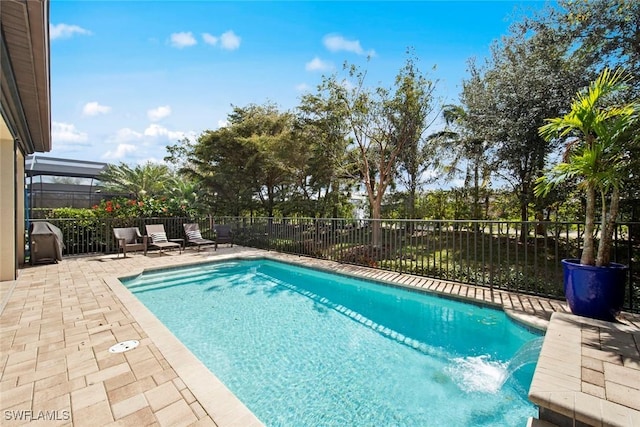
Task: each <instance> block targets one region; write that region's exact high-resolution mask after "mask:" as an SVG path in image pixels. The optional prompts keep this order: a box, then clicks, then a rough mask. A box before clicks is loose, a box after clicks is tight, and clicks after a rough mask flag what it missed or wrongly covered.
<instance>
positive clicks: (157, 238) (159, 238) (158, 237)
mask: <svg viewBox="0 0 640 427" xmlns="http://www.w3.org/2000/svg"><path fill="white" fill-rule="evenodd" d="M151 240H153V243H165V242H168V240H167V233H165V232H158V233H151Z"/></svg>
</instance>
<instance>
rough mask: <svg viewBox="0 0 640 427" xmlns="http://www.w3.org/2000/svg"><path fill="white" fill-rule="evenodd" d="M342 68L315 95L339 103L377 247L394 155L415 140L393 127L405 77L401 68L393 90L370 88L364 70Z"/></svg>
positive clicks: (398, 154) (395, 160)
mask: <svg viewBox="0 0 640 427" xmlns="http://www.w3.org/2000/svg"><path fill="white" fill-rule="evenodd" d="M408 68H411V67H408ZM408 68H407V67H405V69H404V70H407V69H408ZM345 70H346V71H347V74H348V78H347V79H339V77H338V76H337V75H333V76H331V77H329V78H327V79H325V81H324V82H323V85H321V86H320V88H319V90H320V94H319V96H324V97H325V99H327V100H328V102H331V103H333V104H334V105H337V106H339V108H340V110H341V114H343V117H344V119H345V121H346V123H347V125H348V128H349V135H350V137H351V138H352V140H353V144H352V150H351V154H350V158H351V160H352V161H353V165H354V169H355V170H357V177H358V178H359V179H360V182H361V184H362V186H363V187H364V188H365V191H366V193H367V197H368V200H369V206H370V209H371V215H370V216H371V219H372V220H373V221H372V244H373V245H374V246H380V245H381V242H382V234H381V231H382V229H381V224H380V218H381V207H382V201H383V198H384V195H385V192H386V191H387V189H388V188H389V186H390V185H391V184H392V183H393V180H394V178H395V176H396V166H397V161H398V157H399V156H400V154H401V153H402V152H403V150H404V147H405V146H406V145H407V144H408V143H409V140H410V139H415V133H414V132H410V131H408V130H407V129H405V131H404V132H400V131H399V129H397V128H396V124H402V122H401V121H400V120H397V117H399V116H398V111H399V104H398V103H397V102H394V101H398V100H401V99H402V98H403V96H402V94H401V93H402V88H401V87H400V85H401V84H402V83H404V81H405V80H404V78H403V71H402V70H401V71H400V73H399V77H398V79H397V80H396V85H395V86H396V87H395V91H394V90H393V89H387V88H384V87H377V88H375V89H370V88H368V87H366V86H365V77H366V72H365V71H363V70H361V69H360V68H358V67H356V66H355V65H351V66H347V65H345ZM404 124H408V122H407V123H404ZM416 128H417V126H416ZM414 129H415V128H414Z"/></svg>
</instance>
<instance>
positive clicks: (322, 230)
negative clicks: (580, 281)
mask: <svg viewBox="0 0 640 427" xmlns="http://www.w3.org/2000/svg"><path fill="white" fill-rule="evenodd" d="M46 221H49V222H51V223H53V224H54V225H56V226H58V227H59V228H60V229H61V230H62V231H63V235H64V242H65V245H66V248H65V251H64V253H65V254H67V255H77V254H86V253H96V252H98V253H113V252H115V251H116V242H115V239H114V237H113V228H114V227H122V226H136V227H139V228H140V230H141V232H142V233H144V229H145V228H144V226H145V224H157V223H162V224H164V226H165V230H166V231H167V236H168V237H169V238H183V237H184V231H183V227H182V224H183V223H186V222H198V224H199V225H200V229H201V230H202V232H203V236H204V237H208V238H211V237H213V234H212V226H213V224H214V220H213V218H210V217H209V218H199V219H193V218H192V219H188V218H131V219H126V220H123V219H102V220H83V219H47V220H46ZM215 223H224V224H230V225H231V226H232V229H233V233H234V243H237V244H239V245H243V246H248V247H254V248H260V249H267V250H274V251H278V252H284V253H289V254H295V255H301V256H310V257H316V258H322V259H328V260H333V261H337V262H341V263H349V264H356V265H364V266H369V267H374V268H379V269H384V270H389V271H395V272H399V273H410V274H415V275H420V276H427V277H433V278H437V279H444V280H451V281H456V282H461V283H467V284H473V285H479V286H486V287H490V288H495V289H504V290H509V291H514V292H521V293H527V294H534V295H540V296H546V297H552V298H562V297H563V295H564V294H563V289H562V266H561V264H560V260H561V259H564V258H578V257H579V256H580V248H581V245H582V237H583V232H584V229H583V226H582V224H579V223H572V222H538V221H532V222H514V221H481V220H477V221H469V220H428V221H427V220H400V219H399V220H395V219H383V220H380V221H377V222H374V221H372V220H354V219H343V218H323V219H316V218H244V217H240V218H238V217H222V218H216V219H215ZM612 261H614V262H619V263H622V264H626V265H628V266H629V270H628V292H627V293H626V294H627V295H626V300H625V305H624V307H625V309H626V310H630V311H636V312H638V311H640V223H621V224H618V226H617V229H616V233H615V236H614V244H613V251H612Z"/></svg>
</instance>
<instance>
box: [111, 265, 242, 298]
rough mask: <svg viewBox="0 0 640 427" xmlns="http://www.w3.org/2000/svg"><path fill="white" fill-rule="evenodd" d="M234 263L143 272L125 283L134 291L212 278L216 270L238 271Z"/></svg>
mask: <svg viewBox="0 0 640 427" xmlns="http://www.w3.org/2000/svg"><path fill="white" fill-rule="evenodd" d="M233 267H234V264H228V263H225V264H224V265H223V264H217V265H211V266H203V265H199V266H194V267H185V268H181V269H175V270H161V271H156V272H149V273H143V274H142V275H140V276H138V277H136V278H135V279H133V280H131V281H125V282H124V285H125V286H126V287H127V288H128V289H129V290H131V291H132V292H140V291H143V290H150V289H154V288H163V287H169V286H177V285H181V284H185V283H192V282H197V281H201V280H205V279H208V278H210V277H211V276H212V275H213V274H214V273H215V272H219V271H223V272H224V273H225V274H228V273H230V272H236V271H237V270H236V269H234V268H233Z"/></svg>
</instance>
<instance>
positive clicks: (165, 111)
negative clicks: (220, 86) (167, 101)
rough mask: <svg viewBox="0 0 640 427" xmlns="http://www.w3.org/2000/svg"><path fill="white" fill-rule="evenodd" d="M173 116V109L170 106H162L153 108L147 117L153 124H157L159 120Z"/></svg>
mask: <svg viewBox="0 0 640 427" xmlns="http://www.w3.org/2000/svg"><path fill="white" fill-rule="evenodd" d="M170 115H171V107H170V106H168V105H162V106H160V107H158V108H153V109H151V110H149V111H147V117H149V120H151V121H152V122H157V121H158V120H161V119H164V118H165V117H168V116H170Z"/></svg>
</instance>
